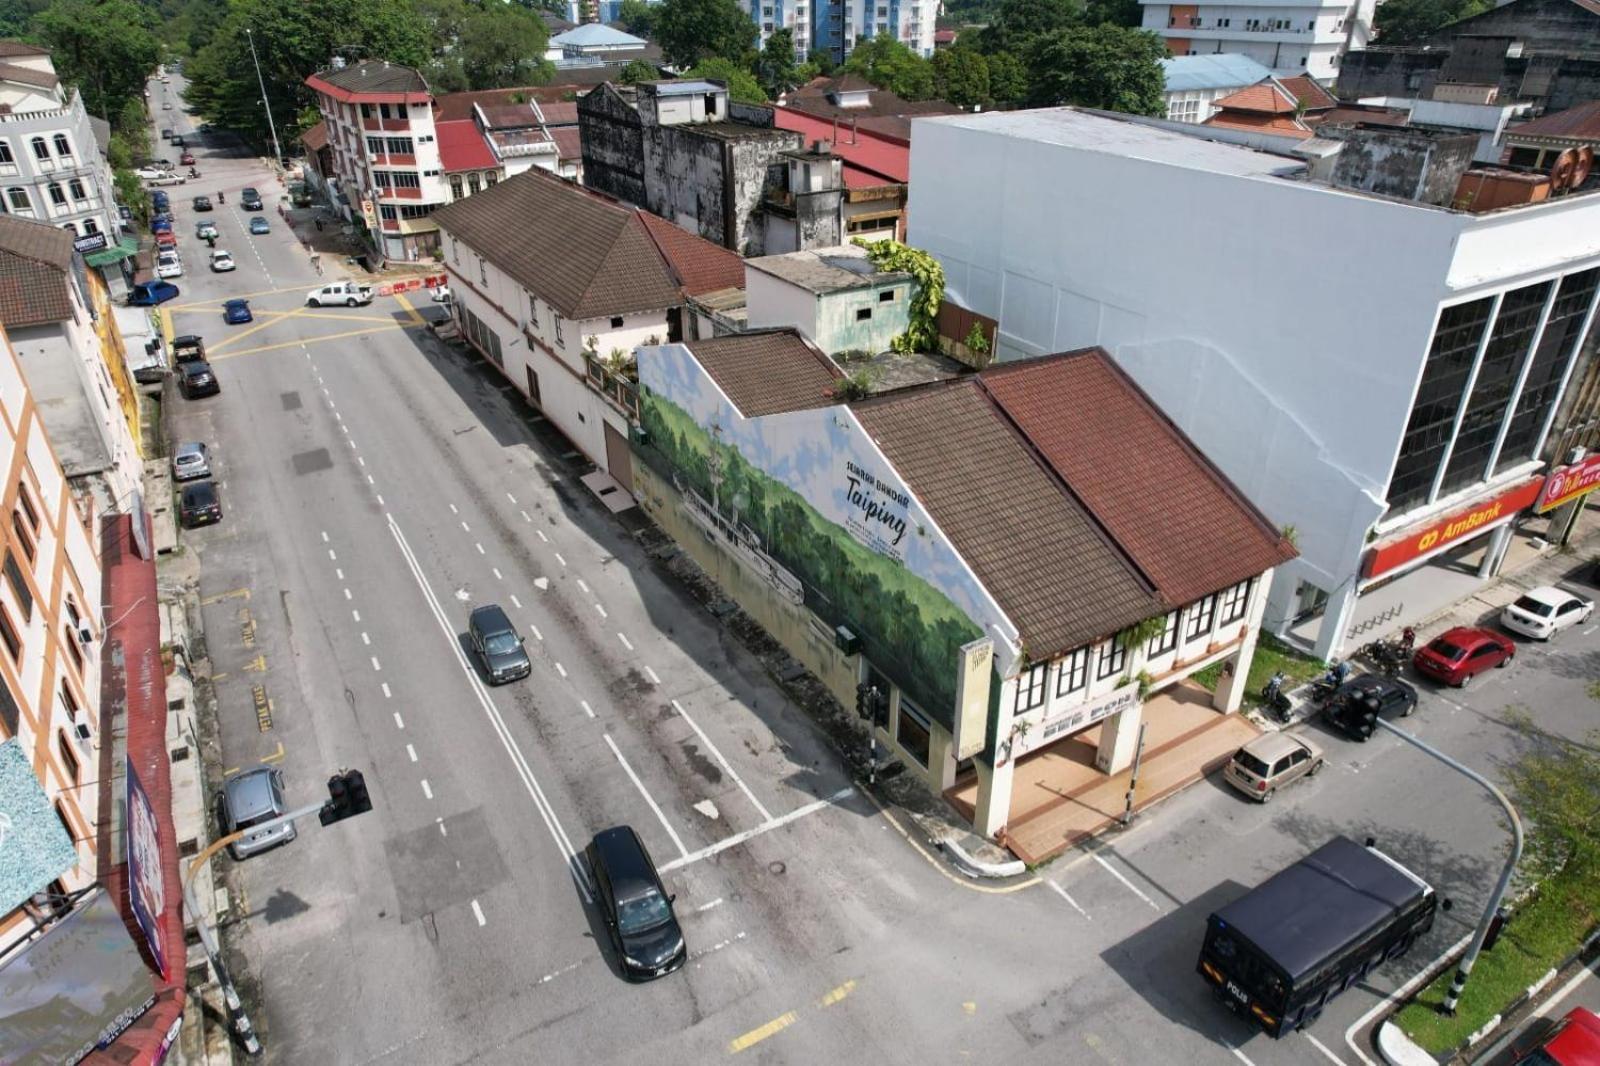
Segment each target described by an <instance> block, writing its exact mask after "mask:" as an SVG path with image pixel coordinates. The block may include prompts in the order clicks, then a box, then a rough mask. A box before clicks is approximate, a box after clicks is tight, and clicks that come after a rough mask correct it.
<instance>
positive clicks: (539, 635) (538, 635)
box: [528, 625, 544, 640]
mask: <svg viewBox="0 0 1600 1066" xmlns="http://www.w3.org/2000/svg"><path fill="white" fill-rule="evenodd" d="M528 628H529V629H531V630H533V639H534V640H543V639H544V634H543V633H541V632H539V627H538V626H536V625H529V626H528Z"/></svg>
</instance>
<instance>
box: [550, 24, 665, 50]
mask: <svg viewBox="0 0 1600 1066" xmlns="http://www.w3.org/2000/svg"><path fill="white" fill-rule="evenodd" d="M550 43H551V45H553V46H554V47H556V48H596V47H603V48H643V47H644V46H645V44H646V43H647V42H646V41H645V40H644V38H642V37H635V36H634V35H633V34H631V33H624V32H622V31H621V30H618V29H613V28H612V27H610V26H606V25H604V24H602V23H599V22H586V23H584V24H583V25H582V26H577V27H574V28H573V29H570V30H567V31H566V32H565V33H558V34H556V35H555V36H554V37H552V38H550Z"/></svg>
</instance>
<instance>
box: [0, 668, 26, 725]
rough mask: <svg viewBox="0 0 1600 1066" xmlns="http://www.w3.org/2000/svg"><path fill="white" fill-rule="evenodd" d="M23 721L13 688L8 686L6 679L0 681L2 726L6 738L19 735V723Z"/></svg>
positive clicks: (0, 718) (0, 720)
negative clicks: (12, 691) (13, 694)
mask: <svg viewBox="0 0 1600 1066" xmlns="http://www.w3.org/2000/svg"><path fill="white" fill-rule="evenodd" d="M21 720H22V711H21V710H20V709H19V708H18V707H17V701H16V699H15V697H13V696H12V695H11V686H10V685H8V684H6V682H5V681H4V679H0V725H3V726H5V729H6V734H5V735H6V737H14V736H16V735H17V723H18V722H20V721H21ZM0 739H4V738H0Z"/></svg>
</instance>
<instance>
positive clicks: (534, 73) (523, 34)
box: [453, 3, 550, 89]
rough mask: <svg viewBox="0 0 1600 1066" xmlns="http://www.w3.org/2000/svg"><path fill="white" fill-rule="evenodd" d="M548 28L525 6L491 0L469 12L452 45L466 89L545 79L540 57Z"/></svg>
mask: <svg viewBox="0 0 1600 1066" xmlns="http://www.w3.org/2000/svg"><path fill="white" fill-rule="evenodd" d="M548 39H549V30H548V29H546V27H545V24H544V20H543V19H541V18H540V17H539V16H538V15H536V14H534V13H533V12H532V11H529V10H528V9H527V8H525V7H514V6H512V5H510V4H503V3H493V4H490V5H485V6H484V7H481V8H478V9H476V10H474V11H472V12H471V13H470V14H469V15H468V16H467V17H466V19H464V20H463V21H462V23H461V28H460V31H459V34H458V36H457V38H456V40H455V41H454V42H453V44H454V49H453V51H454V54H455V55H457V56H459V57H460V60H461V68H462V70H463V72H464V73H465V74H466V76H467V88H469V89H501V88H507V87H510V86H513V85H530V84H534V83H536V82H543V81H548V80H549V77H550V66H549V64H548V63H546V62H545V60H544V59H543V56H544V48H545V42H546V41H547V40H548Z"/></svg>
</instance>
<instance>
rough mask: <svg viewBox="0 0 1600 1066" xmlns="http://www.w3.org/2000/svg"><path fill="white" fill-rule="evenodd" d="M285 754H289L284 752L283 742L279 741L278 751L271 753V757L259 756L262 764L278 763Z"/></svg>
mask: <svg viewBox="0 0 1600 1066" xmlns="http://www.w3.org/2000/svg"><path fill="white" fill-rule="evenodd" d="M287 754H289V753H288V752H287V751H285V750H284V747H283V741H281V740H280V741H278V750H277V751H275V752H273V753H272V754H271V755H263V756H261V761H262V762H279V761H281V760H282V759H283V757H284V756H285V755H287Z"/></svg>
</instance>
